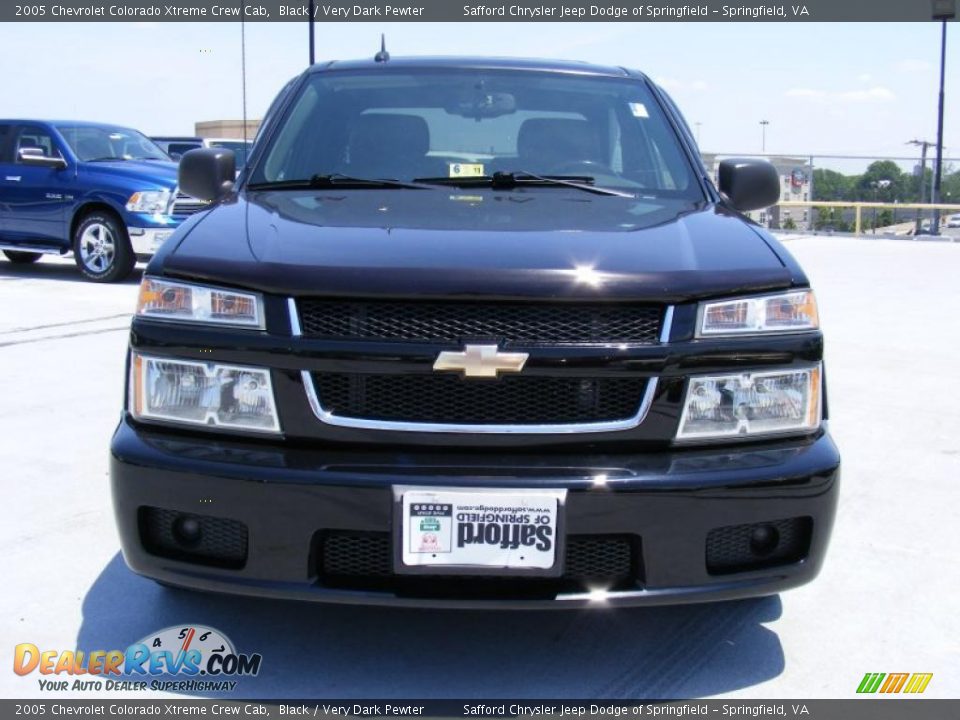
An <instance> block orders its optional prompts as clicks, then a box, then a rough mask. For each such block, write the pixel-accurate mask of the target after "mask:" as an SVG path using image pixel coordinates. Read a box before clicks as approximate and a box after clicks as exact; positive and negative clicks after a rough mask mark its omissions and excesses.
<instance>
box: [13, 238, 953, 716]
mask: <svg viewBox="0 0 960 720" xmlns="http://www.w3.org/2000/svg"><path fill="white" fill-rule="evenodd" d="M787 246H788V247H789V248H790V250H791V251H792V252H794V253H795V254H796V256H797V257H798V258H799V259H800V261H801V262H802V264H803V265H804V267H805V268H806V270H807V271H808V273H809V274H810V277H811V281H812V283H813V286H814V288H815V289H816V291H817V294H818V297H819V300H820V309H821V316H822V322H823V327H824V330H825V332H826V334H827V372H828V378H829V388H830V411H831V415H832V418H833V419H832V421H831V426H832V431H833V433H834V435H835V437H836V440H837V443H838V445H839V447H840V449H841V452H842V454H843V459H844V477H843V484H842V496H841V505H840V512H839V517H838V520H837V524H836V527H835V531H834V537H833V542H832V547H831V549H830V554H829V556H828V559H827V564H826V567H825V569H824V571H823V573H822V574H821V576H820V577H819V578H818V579H817V580H816V581H815V582H814V583H812V584H810V585H808V586H806V587H804V588H801V589H798V590H794V591H791V592H789V593H785V594H783V595H782V596H779V597H773V598H766V599H760V600H753V601H744V602H736V603H724V604H714V605H702V606H688V607H677V608H652V609H635V610H624V611H617V612H592V611H591V612H579V611H578V612H545V613H528V612H517V613H487V612H452V611H445V612H436V611H420V610H384V609H371V608H344V607H328V606H323V605H313V604H300V603H289V602H284V603H281V602H274V601H262V600H253V599H241V598H232V597H217V596H205V595H194V594H191V593H184V592H179V591H167V590H164V589H162V588H160V587H158V586H156V585H155V584H154V583H152V582H150V581H148V580H144V579H142V578H139V577H136V576H134V575H133V574H131V573H130V572H129V571H128V570H127V569H126V567H125V565H124V564H123V561H122V558H120V556H119V555H118V541H117V535H116V532H115V529H114V525H113V518H112V514H111V507H110V502H109V488H108V477H107V447H108V443H109V438H110V434H111V432H112V430H113V428H114V426H115V424H116V421H117V418H118V416H119V412H120V404H121V398H122V390H123V383H124V377H123V366H124V354H125V346H126V340H127V338H126V334H127V333H126V328H127V325H128V322H129V314H130V312H131V310H132V308H133V304H134V301H135V297H136V289H137V280H136V279H132V280H131V281H129V282H127V283H124V284H120V285H107V286H103V285H94V284H91V283H86V282H84V281H82V280H81V279H80V277H79V275H78V274H77V273H76V271H75V269H74V268H73V266H72V263H71V262H70V261H69V260H63V259H58V258H46V259H44V260H43V261H41V262H40V263H39V264H38V265H36V266H32V267H23V266H13V265H11V264H10V263H7V262H5V261H0V308H2V309H3V311H2V313H0V367H2V369H3V372H0V398H3V407H4V409H5V412H3V413H2V414H0V471H2V475H3V478H4V490H5V499H6V503H7V505H8V507H9V508H10V509H11V510H12V512H11V515H10V516H9V518H10V519H8V520H7V521H6V522H3V523H0V557H2V575H3V578H4V581H5V591H4V592H3V593H2V594H0V618H3V619H4V620H3V621H2V623H0V625H2V627H3V632H2V637H0V668H6V669H5V670H3V671H2V672H0V695H2V696H4V697H29V696H38V695H42V694H43V693H42V692H41V691H40V689H39V687H38V684H37V675H36V674H34V675H32V676H29V677H25V678H21V677H18V676H16V675H14V673H13V672H11V671H10V668H11V666H12V654H13V647H14V645H15V644H16V643H20V642H32V643H34V644H36V645H38V646H40V647H42V648H43V649H60V650H66V649H73V648H76V647H80V648H83V649H87V650H93V649H113V648H122V647H125V646H126V645H127V644H129V643H130V642H133V641H135V640H138V639H139V638H141V637H143V636H144V635H146V634H147V633H149V632H151V631H155V630H158V629H160V628H163V627H166V626H169V625H175V624H180V623H202V624H206V625H210V626H213V627H216V628H219V629H221V630H223V631H224V632H225V633H227V634H228V635H229V636H230V637H231V638H232V639H233V641H234V642H235V643H236V645H237V646H238V649H240V650H242V651H244V652H259V653H262V655H263V657H264V663H263V670H262V672H261V675H260V676H259V677H258V678H255V679H248V680H245V681H244V682H243V684H242V687H241V690H240V693H241V694H242V695H243V696H244V697H284V696H287V697H300V698H307V697H341V698H342V697H355V698H374V697H389V696H392V697H398V696H406V697H411V698H413V697H418V696H421V697H441V696H442V697H466V698H480V699H489V698H492V697H503V696H516V697H530V698H562V697H567V698H571V697H581V698H583V697H632V698H639V697H662V698H667V697H688V696H690V697H698V696H717V695H729V696H735V697H744V698H754V697H756V698H806V697H837V698H849V697H853V696H854V691H855V689H856V686H857V684H858V683H859V681H860V679H861V678H862V677H863V674H864V673H865V672H868V671H870V672H932V673H934V679H933V680H932V682H931V683H930V685H929V687H928V689H927V691H926V696H928V697H957V696H958V695H960V673H958V672H957V668H958V667H960V649H958V648H960V645H958V642H957V638H958V637H960V616H958V614H957V613H956V598H957V597H958V594H960V573H958V572H957V570H956V557H957V556H958V554H960V529H958V528H960V524H958V523H957V522H956V508H957V507H958V505H960V402H958V398H960V373H958V372H957V370H956V358H957V356H958V353H960V321H958V320H957V308H958V306H960V302H958V301H960V288H958V278H960V244H956V243H921V242H905V241H883V240H870V241H867V240H858V239H853V238H839V237H816V238H798V237H794V238H791V239H789V240H788V241H787ZM130 696H131V697H134V695H130ZM151 696H153V695H151ZM116 697H120V695H116Z"/></svg>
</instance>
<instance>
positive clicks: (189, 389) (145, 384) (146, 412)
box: [130, 353, 280, 433]
mask: <svg viewBox="0 0 960 720" xmlns="http://www.w3.org/2000/svg"><path fill="white" fill-rule="evenodd" d="M130 411H131V412H132V413H133V416H134V417H135V418H137V419H140V420H155V421H161V422H171V423H177V424H183V423H185V424H188V425H202V426H206V427H210V428H230V429H238V430H254V431H259V432H271V433H279V432H280V421H279V419H278V417H277V406H276V401H275V399H274V396H273V384H272V383H271V382H270V371H269V370H267V369H266V368H259V367H247V366H243V365H224V364H219V363H202V362H195V361H192V360H175V359H171V358H161V357H150V356H147V355H141V354H140V353H133V355H132V357H131V362H130Z"/></svg>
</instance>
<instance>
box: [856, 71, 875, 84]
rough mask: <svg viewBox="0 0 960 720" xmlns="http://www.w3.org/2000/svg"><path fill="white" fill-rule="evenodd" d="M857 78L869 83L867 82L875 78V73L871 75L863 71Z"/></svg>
mask: <svg viewBox="0 0 960 720" xmlns="http://www.w3.org/2000/svg"><path fill="white" fill-rule="evenodd" d="M857 80H859V81H860V82H865V83H867V82H870V81H871V80H873V75H871V74H870V73H863V75H860V76H859V77H858V78H857Z"/></svg>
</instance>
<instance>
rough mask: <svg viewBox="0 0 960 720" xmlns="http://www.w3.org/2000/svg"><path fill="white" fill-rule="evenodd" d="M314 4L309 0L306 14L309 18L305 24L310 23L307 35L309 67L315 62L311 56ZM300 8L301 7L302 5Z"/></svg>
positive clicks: (313, 0) (312, 55)
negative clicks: (308, 41) (308, 38)
mask: <svg viewBox="0 0 960 720" xmlns="http://www.w3.org/2000/svg"><path fill="white" fill-rule="evenodd" d="M314 2H315V0H310V7H309V9H308V12H309V13H310V16H309V17H308V18H307V22H308V23H310V25H309V27H310V30H309V35H310V65H313V64H314V63H315V62H316V58H315V57H314V54H313V12H314ZM300 7H303V6H302V5H301V6H300Z"/></svg>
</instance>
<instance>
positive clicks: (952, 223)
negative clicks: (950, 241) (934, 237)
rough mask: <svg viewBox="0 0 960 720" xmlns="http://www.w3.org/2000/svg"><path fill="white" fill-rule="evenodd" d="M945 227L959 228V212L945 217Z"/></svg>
mask: <svg viewBox="0 0 960 720" xmlns="http://www.w3.org/2000/svg"><path fill="white" fill-rule="evenodd" d="M947 227H948V228H960V213H958V214H957V215H951V216H950V217H948V218H947Z"/></svg>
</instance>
